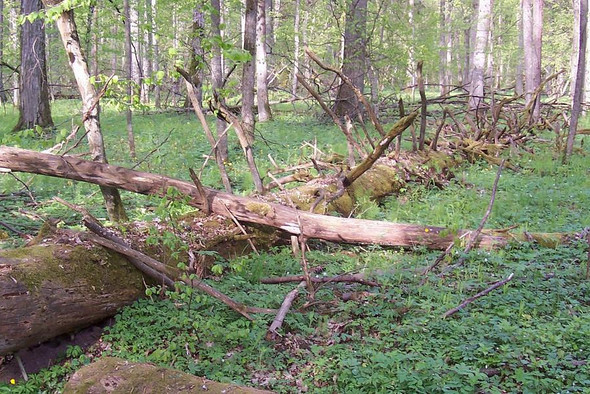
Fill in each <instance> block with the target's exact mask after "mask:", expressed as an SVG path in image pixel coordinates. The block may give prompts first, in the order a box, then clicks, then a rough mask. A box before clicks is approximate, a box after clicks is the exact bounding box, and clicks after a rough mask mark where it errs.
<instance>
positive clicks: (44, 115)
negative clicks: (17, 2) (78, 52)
mask: <svg viewBox="0 0 590 394" xmlns="http://www.w3.org/2000/svg"><path fill="white" fill-rule="evenodd" d="M41 9H42V5H41V1H40V0H23V1H22V2H21V15H23V16H26V15H29V14H30V13H32V12H39V10H41ZM20 56H21V67H20V74H19V91H20V94H19V105H18V109H19V117H18V122H17V124H16V126H14V130H23V129H32V128H33V127H35V126H41V127H49V126H53V119H52V118H51V108H50V107H49V86H48V84H47V64H46V60H45V59H46V56H45V24H44V22H43V21H42V20H41V19H36V20H35V21H34V22H30V21H28V20H25V22H24V23H23V25H22V28H21V40H20Z"/></svg>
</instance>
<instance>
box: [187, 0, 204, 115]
mask: <svg viewBox="0 0 590 394" xmlns="http://www.w3.org/2000/svg"><path fill="white" fill-rule="evenodd" d="M204 31H205V16H204V15H203V10H202V5H201V4H200V3H199V2H197V3H196V4H195V8H193V23H192V26H191V33H190V37H189V43H190V44H189V45H190V47H189V54H190V61H189V65H188V72H189V74H190V77H191V81H190V82H191V83H192V85H193V86H194V87H195V93H196V95H197V100H198V103H199V107H201V108H202V107H203V104H202V103H203V64H204V55H205V51H204V50H203V36H204ZM187 101H188V100H187Z"/></svg>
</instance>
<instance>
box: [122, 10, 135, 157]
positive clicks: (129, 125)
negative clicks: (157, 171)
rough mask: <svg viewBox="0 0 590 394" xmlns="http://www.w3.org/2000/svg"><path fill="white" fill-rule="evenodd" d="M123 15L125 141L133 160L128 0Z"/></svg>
mask: <svg viewBox="0 0 590 394" xmlns="http://www.w3.org/2000/svg"><path fill="white" fill-rule="evenodd" d="M123 17H124V18H125V70H126V72H127V111H126V124H127V143H128V144H129V156H131V159H133V160H135V136H134V135H133V112H132V109H131V107H132V106H133V50H132V42H131V11H130V7H129V0H123Z"/></svg>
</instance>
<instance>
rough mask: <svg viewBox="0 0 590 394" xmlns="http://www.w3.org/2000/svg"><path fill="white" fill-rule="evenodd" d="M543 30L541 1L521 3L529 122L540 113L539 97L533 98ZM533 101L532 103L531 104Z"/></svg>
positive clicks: (539, 69)
mask: <svg viewBox="0 0 590 394" xmlns="http://www.w3.org/2000/svg"><path fill="white" fill-rule="evenodd" d="M542 30H543V0H523V1H522V34H523V40H524V64H525V97H526V102H527V106H528V105H530V106H531V117H530V121H531V122H536V121H537V120H538V119H539V116H540V113H541V95H540V94H537V95H536V96H534V92H535V90H536V89H537V88H538V87H539V86H540V85H541V45H542ZM533 100H534V102H532V101H533Z"/></svg>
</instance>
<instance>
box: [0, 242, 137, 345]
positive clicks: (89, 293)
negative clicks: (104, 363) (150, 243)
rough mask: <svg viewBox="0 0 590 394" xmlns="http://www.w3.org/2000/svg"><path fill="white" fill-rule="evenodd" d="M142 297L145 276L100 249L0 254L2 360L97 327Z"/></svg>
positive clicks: (35, 248)
mask: <svg viewBox="0 0 590 394" xmlns="http://www.w3.org/2000/svg"><path fill="white" fill-rule="evenodd" d="M143 292H144V286H143V282H142V277H141V273H140V272H139V271H137V270H136V269H134V268H133V267H132V266H131V265H129V263H128V262H127V260H126V259H125V258H124V257H122V256H120V255H117V254H116V253H112V252H109V251H106V250H105V249H102V248H101V247H95V246H93V247H90V249H87V248H86V247H85V246H70V245H38V246H33V247H28V248H25V249H15V250H7V251H1V252H0V300H2V302H0V315H1V316H2V319H1V320H0V333H2V335H0V355H4V354H7V353H11V352H13V351H15V350H18V349H22V348H25V347H28V346H32V345H36V344H38V343H40V342H43V341H45V340H48V339H51V338H53V337H56V336H58V335H61V334H65V333H68V332H72V331H74V330H76V329H79V328H83V327H85V326H88V325H91V324H93V323H97V322H99V321H101V320H103V319H105V318H106V317H109V316H112V315H114V314H115V313H116V312H117V311H118V310H119V309H120V308H122V307H123V306H125V305H129V304H131V303H133V302H134V301H135V300H137V298H139V297H141V296H142V294H143Z"/></svg>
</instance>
